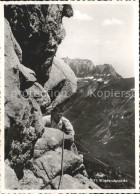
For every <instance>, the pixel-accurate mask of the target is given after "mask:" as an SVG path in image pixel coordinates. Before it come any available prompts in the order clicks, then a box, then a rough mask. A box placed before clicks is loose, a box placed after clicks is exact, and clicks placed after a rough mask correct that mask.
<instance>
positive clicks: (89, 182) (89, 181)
mask: <svg viewBox="0 0 140 194" xmlns="http://www.w3.org/2000/svg"><path fill="white" fill-rule="evenodd" d="M75 178H76V179H78V181H79V182H80V183H81V184H84V185H85V187H86V189H100V187H99V186H98V185H96V184H95V183H94V182H93V180H92V179H88V178H87V177H85V176H83V175H82V174H77V175H76V176H75Z"/></svg>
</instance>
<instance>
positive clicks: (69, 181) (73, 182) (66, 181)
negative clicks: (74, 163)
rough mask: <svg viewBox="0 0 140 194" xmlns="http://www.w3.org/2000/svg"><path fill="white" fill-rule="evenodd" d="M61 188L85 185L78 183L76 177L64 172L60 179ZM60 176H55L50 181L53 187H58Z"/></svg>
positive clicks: (76, 187)
mask: <svg viewBox="0 0 140 194" xmlns="http://www.w3.org/2000/svg"><path fill="white" fill-rule="evenodd" d="M62 180H63V181H62V184H61V189H86V185H84V184H82V183H80V182H79V181H78V179H76V178H73V177H72V176H70V175H68V174H64V176H63V179H62ZM59 182H60V176H57V177H56V178H55V179H53V181H52V182H51V185H52V187H53V188H54V189H58V188H59Z"/></svg>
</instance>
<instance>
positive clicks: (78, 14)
mask: <svg viewBox="0 0 140 194" xmlns="http://www.w3.org/2000/svg"><path fill="white" fill-rule="evenodd" d="M73 19H75V20H82V21H90V20H93V18H92V17H90V16H89V15H87V14H85V13H82V12H80V11H79V10H75V11H74V17H73Z"/></svg>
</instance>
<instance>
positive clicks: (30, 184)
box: [19, 170, 44, 190]
mask: <svg viewBox="0 0 140 194" xmlns="http://www.w3.org/2000/svg"><path fill="white" fill-rule="evenodd" d="M19 185H20V189H24V190H28V189H42V188H44V183H43V180H42V179H41V178H37V177H36V176H35V175H34V174H33V172H32V171H30V170H24V177H23V178H22V179H21V180H20V181H19Z"/></svg>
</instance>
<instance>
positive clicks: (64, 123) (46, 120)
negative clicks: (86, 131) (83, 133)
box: [43, 115, 75, 136]
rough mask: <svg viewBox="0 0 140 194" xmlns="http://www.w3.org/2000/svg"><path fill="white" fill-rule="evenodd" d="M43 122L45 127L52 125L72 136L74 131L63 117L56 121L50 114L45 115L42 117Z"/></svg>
mask: <svg viewBox="0 0 140 194" xmlns="http://www.w3.org/2000/svg"><path fill="white" fill-rule="evenodd" d="M43 122H44V126H45V127H52V128H56V129H60V130H61V131H64V132H65V134H67V135H71V136H74V135H75V132H74V129H73V126H72V124H71V123H70V121H69V120H68V119H66V118H65V117H63V116H62V117H61V119H60V121H59V122H58V123H56V122H55V121H54V120H53V119H52V118H51V115H47V116H44V117H43Z"/></svg>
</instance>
